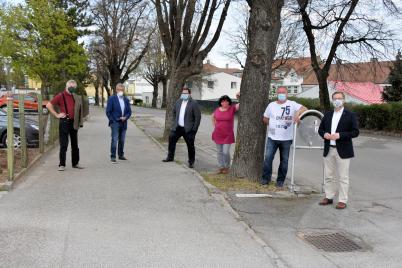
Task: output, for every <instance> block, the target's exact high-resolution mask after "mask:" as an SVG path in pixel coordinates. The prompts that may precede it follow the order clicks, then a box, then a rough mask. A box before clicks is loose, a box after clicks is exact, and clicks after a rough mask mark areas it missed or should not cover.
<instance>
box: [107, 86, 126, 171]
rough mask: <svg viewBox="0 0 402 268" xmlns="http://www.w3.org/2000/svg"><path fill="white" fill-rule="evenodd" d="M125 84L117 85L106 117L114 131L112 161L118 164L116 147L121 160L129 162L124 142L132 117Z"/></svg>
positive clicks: (110, 99)
mask: <svg viewBox="0 0 402 268" xmlns="http://www.w3.org/2000/svg"><path fill="white" fill-rule="evenodd" d="M124 90H125V87H124V85H123V84H120V83H119V84H117V85H116V95H113V96H111V97H110V98H109V99H108V101H107V106H106V115H107V117H108V118H109V127H110V129H111V130H112V141H111V145H110V160H111V161H112V163H113V164H116V147H117V145H118V150H117V151H118V155H119V159H120V160H127V158H126V157H125V156H124V140H125V138H126V131H127V120H128V119H129V118H130V117H131V107H130V101H129V100H128V98H127V97H125V96H124Z"/></svg>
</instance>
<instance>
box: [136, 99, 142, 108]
mask: <svg viewBox="0 0 402 268" xmlns="http://www.w3.org/2000/svg"><path fill="white" fill-rule="evenodd" d="M142 103H143V101H142V100H141V99H134V105H137V106H141V105H142Z"/></svg>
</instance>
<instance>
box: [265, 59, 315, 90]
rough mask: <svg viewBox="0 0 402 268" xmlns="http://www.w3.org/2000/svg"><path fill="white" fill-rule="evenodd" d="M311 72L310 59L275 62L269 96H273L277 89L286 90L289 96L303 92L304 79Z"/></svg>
mask: <svg viewBox="0 0 402 268" xmlns="http://www.w3.org/2000/svg"><path fill="white" fill-rule="evenodd" d="M311 72H312V67H311V58H309V57H301V58H292V59H287V60H276V61H275V62H274V63H273V65H272V75H271V91H270V94H271V96H273V95H275V93H276V89H277V88H278V87H281V86H284V87H286V88H287V89H288V94H289V96H293V95H296V94H299V93H300V92H302V91H303V89H302V84H303V81H304V78H305V77H306V76H308V75H309V74H310V73H311Z"/></svg>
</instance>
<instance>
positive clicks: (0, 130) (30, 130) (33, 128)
mask: <svg viewBox="0 0 402 268" xmlns="http://www.w3.org/2000/svg"><path fill="white" fill-rule="evenodd" d="M13 124H14V148H20V147H21V136H20V121H19V118H18V114H14V118H13ZM25 131H26V138H27V145H28V146H29V147H38V145H39V125H38V123H37V122H36V121H34V120H31V119H25ZM0 146H1V147H7V114H6V113H5V112H4V111H3V110H1V109H0Z"/></svg>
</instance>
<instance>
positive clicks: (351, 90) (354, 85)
mask: <svg viewBox="0 0 402 268" xmlns="http://www.w3.org/2000/svg"><path fill="white" fill-rule="evenodd" d="M335 91H340V92H343V93H344V94H345V101H346V102H347V103H355V104H376V103H383V100H382V92H383V88H382V87H381V86H380V85H377V84H375V83H373V82H342V81H331V82H328V93H329V95H330V96H331V95H332V93H334V92H335ZM318 96H319V87H318V86H314V87H311V88H308V89H306V90H305V91H303V92H302V93H299V94H297V95H296V97H298V98H308V99H315V98H318Z"/></svg>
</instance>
